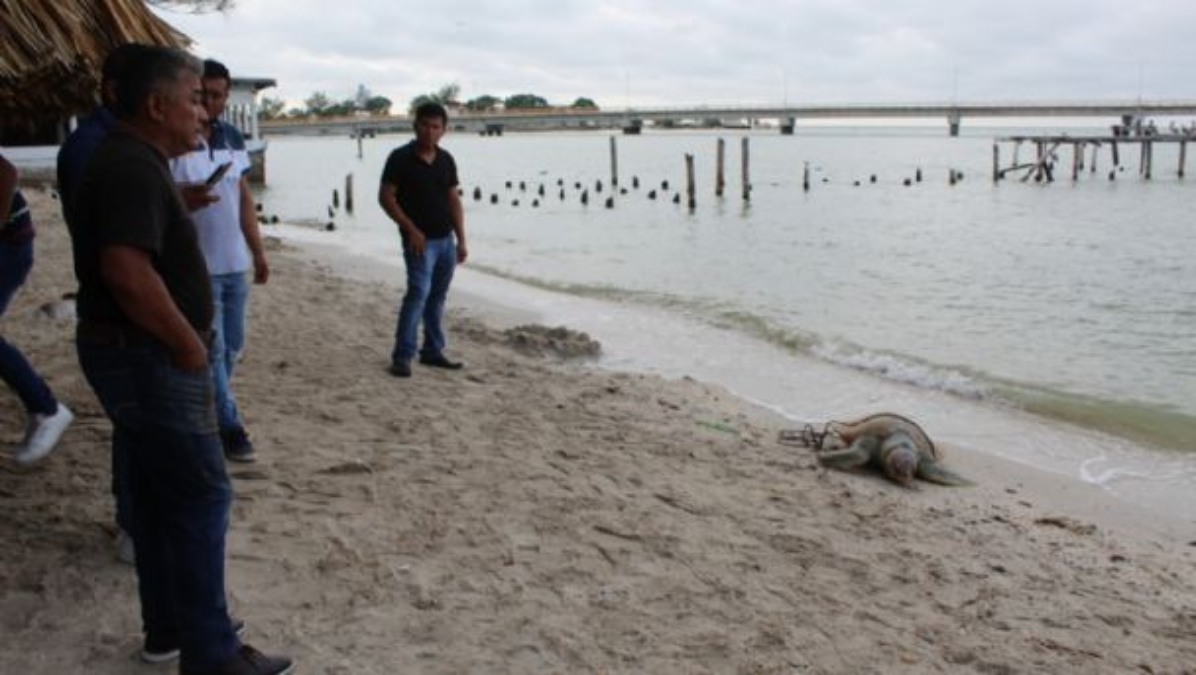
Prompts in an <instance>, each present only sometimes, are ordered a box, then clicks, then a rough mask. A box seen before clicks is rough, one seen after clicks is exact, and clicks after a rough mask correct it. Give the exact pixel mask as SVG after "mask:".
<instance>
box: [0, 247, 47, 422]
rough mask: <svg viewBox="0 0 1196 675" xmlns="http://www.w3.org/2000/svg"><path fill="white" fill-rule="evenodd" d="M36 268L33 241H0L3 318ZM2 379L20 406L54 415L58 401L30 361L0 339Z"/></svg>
mask: <svg viewBox="0 0 1196 675" xmlns="http://www.w3.org/2000/svg"><path fill="white" fill-rule="evenodd" d="M32 267H33V241H32V240H29V241H26V242H22V243H17V244H14V243H11V242H7V241H0V315H3V314H4V310H6V309H8V303H9V302H10V301H11V300H12V296H13V295H15V294H16V292H17V289H18V288H20V287H21V284H23V283H25V279H26V277H28V276H29V270H30V269H31V268H32ZM0 379H3V380H4V382H5V383H6V384H8V386H9V387H11V388H12V390H13V391H14V392H16V394H17V396H18V397H19V398H20V399H21V404H22V405H24V406H25V410H26V411H28V412H29V413H30V414H33V413H39V414H42V415H53V414H54V412H55V411H57V410H58V400H57V399H55V398H54V394H53V393H51V392H50V388H49V387H48V386H46V382H45V380H43V379H42V378H41V376H40V375H38V374H37V371H35V370H34V369H33V366H32V365H30V364H29V360H28V359H26V358H25V355H24V354H22V353H21V352H20V350H18V349H17V348H16V347H14V346H12V345H11V344H9V343H8V342H7V341H6V340H5V339H4V338H3V337H0Z"/></svg>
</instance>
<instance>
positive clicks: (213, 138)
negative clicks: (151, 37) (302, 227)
mask: <svg viewBox="0 0 1196 675" xmlns="http://www.w3.org/2000/svg"><path fill="white" fill-rule="evenodd" d="M202 83H203V102H204V110H205V111H206V112H207V115H208V121H207V124H206V125H205V127H204V133H203V138H202V139H201V140H200V142H199V144H198V145H197V146H196V147H195V148H194V149H193V150H192V151H191V152H189V153H187V154H185V155H183V156H182V157H176V158H175V159H172V160H171V161H170V170H171V173H173V174H174V179H175V181H176V182H178V183H181V184H183V187H182V188H181V189H182V190H183V198H184V200H185V201H186V202H187V204H188V206H189V207H191V208H192V212H191V220H192V221H193V222H194V223H195V229H196V231H197V232H198V233H199V248H200V249H201V250H202V251H203V256H204V261H205V262H206V263H207V265H208V274H209V275H210V276H211V277H212V299H213V301H214V302H215V321H214V323H213V324H212V350H211V353H210V354H209V355H208V356H209V358H210V360H211V366H212V381H213V382H214V383H215V386H216V421H217V422H218V423H219V424H220V440H221V442H222V443H223V444H224V456H225V457H226V458H228V459H231V460H233V461H235V462H252V461H253V460H254V450H253V444H252V443H250V442H249V434H247V433H245V425H244V423H243V422H242V420H241V413H240V411H239V410H238V409H237V399H236V397H235V396H234V395H233V392H232V377H233V368H234V366H236V363H237V358H238V357H239V356H240V354H241V350H242V349H244V348H245V307H246V304H247V302H248V300H249V283H248V281H247V280H246V273H247V272H248V271H249V269H250V268H251V267H252V268H253V281H254V283H257V284H264V283H266V280H267V279H269V278H270V268H269V266H268V265H267V264H266V254H265V252H264V251H263V250H262V237H261V234H260V232H259V231H258V224H257V213H256V211H255V210H254V206H253V193H252V192H250V190H249V176H248V174H249V153H248V152H247V151H246V149H245V139H244V138H242V136H241V132H240V131H237V129H236V127H234V126H233V125H231V124H229V123H227V122H225V121H223V120H221V119H220V115H221V114H223V113H224V106H225V104H226V103H228V89H229V85H231V83H232V78H231V76H230V75H229V72H228V68H226V67H224V64H222V63H220V62H218V61H213V60H211V59H209V60H207V61H204V64H203V78H202ZM225 165H228V168H226V169H223V171H224V173H223V175H221V176H220V178H219V179H217V180H216V181H215V182H214V183H212V184H210V185H209V184H207V181H208V178H209V177H210V176H213V175H215V174H216V172H218V171H220V170H221V169H220V167H222V166H225Z"/></svg>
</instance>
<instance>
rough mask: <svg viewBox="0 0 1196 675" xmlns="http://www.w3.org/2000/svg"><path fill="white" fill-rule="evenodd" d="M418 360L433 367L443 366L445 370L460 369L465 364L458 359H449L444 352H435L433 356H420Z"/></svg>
mask: <svg viewBox="0 0 1196 675" xmlns="http://www.w3.org/2000/svg"><path fill="white" fill-rule="evenodd" d="M419 362H420V363H422V364H424V365H425V366H432V367H433V368H444V369H445V370H461V367H462V366H464V365H465V364H463V363H461V362H460V361H449V360H448V358H447V357H445V355H444V354H435V355H433V356H421V357H419Z"/></svg>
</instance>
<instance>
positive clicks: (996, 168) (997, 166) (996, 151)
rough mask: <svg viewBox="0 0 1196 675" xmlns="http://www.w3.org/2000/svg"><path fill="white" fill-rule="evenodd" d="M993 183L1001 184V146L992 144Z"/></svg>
mask: <svg viewBox="0 0 1196 675" xmlns="http://www.w3.org/2000/svg"><path fill="white" fill-rule="evenodd" d="M993 182H994V183H999V182H1001V146H1000V145H998V144H996V143H993Z"/></svg>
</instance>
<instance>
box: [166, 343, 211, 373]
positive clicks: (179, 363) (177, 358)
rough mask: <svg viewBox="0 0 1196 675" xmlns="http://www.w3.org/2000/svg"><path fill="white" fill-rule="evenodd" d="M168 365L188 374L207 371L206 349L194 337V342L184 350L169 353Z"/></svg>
mask: <svg viewBox="0 0 1196 675" xmlns="http://www.w3.org/2000/svg"><path fill="white" fill-rule="evenodd" d="M170 363H171V365H173V366H174V367H175V368H178V369H179V370H182V371H186V372H189V373H198V372H200V371H202V370H207V369H208V348H207V347H206V346H204V343H203V341H202V340H200V339H199V336H198V335H196V336H195V340H193V341H192V344H190V345H188V346H187V348H186V349H184V350H183V351H178V352H171V354H170Z"/></svg>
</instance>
